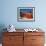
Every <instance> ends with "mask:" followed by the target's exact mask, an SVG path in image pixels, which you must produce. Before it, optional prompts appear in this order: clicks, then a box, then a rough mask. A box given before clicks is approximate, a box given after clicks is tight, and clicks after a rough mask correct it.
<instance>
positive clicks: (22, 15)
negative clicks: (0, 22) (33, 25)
mask: <svg viewBox="0 0 46 46" xmlns="http://www.w3.org/2000/svg"><path fill="white" fill-rule="evenodd" d="M17 12H18V13H17V14H18V15H17V20H18V21H25V22H26V21H34V20H35V7H18V10H17Z"/></svg>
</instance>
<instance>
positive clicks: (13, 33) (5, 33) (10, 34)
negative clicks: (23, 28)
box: [3, 32, 23, 36]
mask: <svg viewBox="0 0 46 46" xmlns="http://www.w3.org/2000/svg"><path fill="white" fill-rule="evenodd" d="M3 35H4V36H23V32H4V33H3Z"/></svg>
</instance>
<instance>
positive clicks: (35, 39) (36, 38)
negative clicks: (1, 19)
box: [32, 36, 44, 44]
mask: <svg viewBox="0 0 46 46" xmlns="http://www.w3.org/2000/svg"><path fill="white" fill-rule="evenodd" d="M32 43H33V44H43V43H44V36H32Z"/></svg>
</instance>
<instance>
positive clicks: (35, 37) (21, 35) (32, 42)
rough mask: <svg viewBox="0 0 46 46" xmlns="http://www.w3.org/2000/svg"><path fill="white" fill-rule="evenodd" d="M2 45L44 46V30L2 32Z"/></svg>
mask: <svg viewBox="0 0 46 46" xmlns="http://www.w3.org/2000/svg"><path fill="white" fill-rule="evenodd" d="M2 45H3V46H44V32H3V42H2Z"/></svg>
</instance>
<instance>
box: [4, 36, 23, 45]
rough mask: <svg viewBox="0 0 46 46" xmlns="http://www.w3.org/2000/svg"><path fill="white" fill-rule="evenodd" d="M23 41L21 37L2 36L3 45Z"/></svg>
mask: <svg viewBox="0 0 46 46" xmlns="http://www.w3.org/2000/svg"><path fill="white" fill-rule="evenodd" d="M21 41H23V36H4V37H3V43H6V44H8V43H14V42H21Z"/></svg>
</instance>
